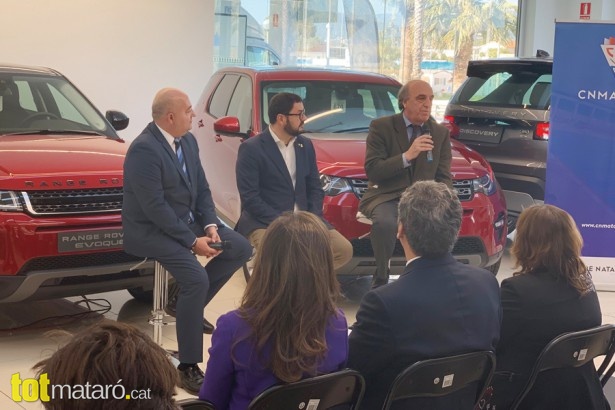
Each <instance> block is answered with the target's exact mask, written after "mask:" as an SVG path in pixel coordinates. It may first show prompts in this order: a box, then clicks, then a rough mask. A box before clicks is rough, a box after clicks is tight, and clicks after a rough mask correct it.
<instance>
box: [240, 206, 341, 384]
mask: <svg viewBox="0 0 615 410" xmlns="http://www.w3.org/2000/svg"><path fill="white" fill-rule="evenodd" d="M338 294H339V284H338V282H337V279H336V277H335V271H334V269H333V254H332V251H331V243H330V239H329V232H328V230H327V227H326V226H325V224H324V223H323V222H322V221H321V220H320V218H319V217H318V216H316V215H314V214H312V213H309V212H303V211H302V212H296V213H287V214H283V215H282V216H280V217H278V218H277V219H276V220H275V221H273V222H272V223H271V225H269V227H268V228H267V231H266V232H265V235H264V236H263V239H262V241H261V243H260V246H259V248H258V249H257V253H256V257H255V260H254V270H253V272H252V276H251V277H250V281H249V282H248V286H247V288H246V291H245V293H244V295H243V300H242V304H241V307H240V312H241V314H242V316H243V317H244V318H245V319H246V321H247V322H248V323H249V324H250V327H251V330H252V335H251V337H252V340H253V341H254V342H255V344H256V348H257V351H259V353H262V352H263V348H264V347H265V345H266V344H269V343H270V346H271V353H270V360H269V363H267V365H268V366H269V368H270V369H271V370H272V372H273V373H274V374H275V375H276V377H278V378H279V379H280V380H282V381H285V382H292V381H296V380H299V379H301V378H302V375H303V374H304V373H307V374H314V372H315V371H316V367H317V366H318V364H319V362H320V359H322V358H323V357H324V355H325V353H326V351H327V344H326V339H325V329H326V327H327V323H328V322H329V320H330V319H331V318H332V316H333V315H335V314H337V307H336V302H335V301H336V298H337V297H338Z"/></svg>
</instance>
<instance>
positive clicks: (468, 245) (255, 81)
mask: <svg viewBox="0 0 615 410" xmlns="http://www.w3.org/2000/svg"><path fill="white" fill-rule="evenodd" d="M400 87H401V84H400V83H399V82H397V81H396V80H394V79H392V78H389V77H386V76H383V75H378V74H371V73H361V72H352V71H346V70H339V71H335V70H325V69H315V68H312V69H307V68H281V67H269V68H249V67H227V68H223V69H221V70H219V71H218V72H216V73H215V74H214V75H213V76H212V77H211V79H210V81H209V83H208V84H207V86H206V87H205V90H204V91H203V94H202V96H201V98H200V100H199V102H198V103H197V105H196V106H195V110H194V111H195V114H196V117H195V119H194V126H193V133H194V134H195V136H196V138H197V140H198V142H199V146H200V153H201V160H202V162H203V166H204V167H205V172H206V174H207V179H208V181H209V185H210V187H211V190H212V194H213V198H214V202H215V204H216V208H217V211H218V214H219V216H220V217H221V218H222V219H223V220H224V221H225V222H227V223H228V224H229V225H230V226H234V224H235V223H236V221H237V220H238V219H239V214H240V209H241V204H240V199H239V193H238V191H237V186H236V179H235V164H236V160H237V151H238V149H239V145H240V144H241V143H242V141H243V140H245V139H246V138H250V137H252V136H254V135H256V134H258V133H259V132H261V131H262V130H263V129H264V128H265V127H267V126H268V124H267V108H268V101H269V100H270V98H271V97H272V96H273V95H275V94H277V93H279V92H292V93H295V94H298V95H300V96H301V97H302V98H303V100H304V106H305V109H306V112H307V113H308V116H309V118H308V119H307V120H306V121H305V131H304V133H303V134H304V135H305V136H307V137H309V138H310V139H311V140H312V142H313V143H314V148H315V150H316V159H317V164H318V169H319V171H320V174H321V181H322V184H323V188H324V191H325V200H324V204H323V214H324V216H325V218H326V219H327V220H328V221H329V222H330V223H331V224H332V225H333V226H334V227H335V229H337V230H338V231H339V232H340V233H342V235H344V236H345V237H346V238H347V239H349V240H350V241H351V243H352V245H353V247H354V258H353V262H352V263H350V264H348V265H347V266H346V267H345V268H343V269H342V270H340V271H339V272H338V275H344V274H357V275H360V274H370V275H371V274H373V272H374V270H375V262H374V259H373V252H372V248H371V243H370V241H369V232H370V225H369V224H366V223H363V222H361V221H358V220H357V208H358V204H359V200H360V198H361V196H362V195H363V193H364V192H365V190H366V189H367V176H366V174H365V169H364V161H365V139H366V137H367V131H368V128H369V124H370V122H371V121H372V120H373V119H375V118H378V117H381V116H384V115H391V114H394V113H396V112H398V108H397V107H398V105H397V92H398V90H399V88H400ZM452 149H453V160H452V165H451V171H452V176H453V185H454V187H455V189H456V190H457V194H458V196H459V198H460V200H461V203H462V204H463V210H464V212H463V222H462V227H461V232H460V235H459V239H458V240H457V243H456V245H455V248H454V250H453V254H454V256H455V257H456V258H457V259H458V260H461V261H462V262H464V263H470V264H473V265H477V266H482V267H485V268H488V269H491V271H492V272H493V273H497V270H498V267H499V264H500V259H501V257H502V253H503V249H504V245H505V242H506V205H505V200H504V196H503V195H502V192H501V190H500V189H499V187H498V185H497V182H496V180H495V178H494V176H493V173H492V171H491V168H490V166H489V164H488V163H487V161H485V159H484V158H482V157H481V156H480V155H479V154H478V153H476V152H474V151H472V150H469V149H467V148H466V147H465V146H464V145H463V144H461V143H459V142H458V141H453V142H452ZM404 265H405V259H404V256H403V250H402V248H401V246H400V245H399V243H398V246H397V248H396V251H395V256H394V258H393V260H392V261H391V268H392V270H393V273H395V272H399V271H401V269H402V268H403V266H404Z"/></svg>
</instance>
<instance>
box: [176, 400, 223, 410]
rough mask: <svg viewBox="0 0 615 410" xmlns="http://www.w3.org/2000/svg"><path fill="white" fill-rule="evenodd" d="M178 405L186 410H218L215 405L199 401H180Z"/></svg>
mask: <svg viewBox="0 0 615 410" xmlns="http://www.w3.org/2000/svg"><path fill="white" fill-rule="evenodd" d="M177 404H178V405H179V407H180V408H182V409H185V410H216V408H215V407H214V405H213V404H211V403H210V402H208V401H203V400H199V399H184V400H178V401H177Z"/></svg>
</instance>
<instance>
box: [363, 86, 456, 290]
mask: <svg viewBox="0 0 615 410" xmlns="http://www.w3.org/2000/svg"><path fill="white" fill-rule="evenodd" d="M433 98H434V95H433V90H432V89H431V86H430V85H429V84H428V83H426V82H425V81H422V80H411V81H409V82H408V83H406V84H405V85H404V86H403V87H402V88H401V89H400V90H399V94H398V96H397V99H398V104H399V109H400V110H402V112H401V113H399V114H395V115H391V116H387V117H383V118H379V119H376V120H374V121H372V123H371V124H370V127H369V133H368V135H367V144H366V145H367V147H366V152H365V172H366V174H367V178H368V179H369V183H368V187H367V191H366V192H365V195H363V198H362V199H361V203H360V204H359V210H360V211H361V212H362V213H363V214H364V215H365V216H367V217H368V218H370V219H371V220H372V229H371V234H370V239H371V242H372V248H373V250H374V257H375V259H376V273H375V274H374V280H373V282H372V287H374V288H376V287H378V286H381V285H384V284H386V283H388V281H389V259H391V256H393V251H394V249H395V242H396V239H395V232H396V231H397V204H398V202H399V198H400V196H401V194H402V192H404V190H405V189H406V188H408V187H409V186H410V185H412V184H413V183H414V182H416V181H422V180H435V181H437V182H443V183H445V184H446V185H448V186H449V187H452V180H451V172H450V170H451V143H450V139H449V131H448V129H447V128H446V127H444V126H442V125H439V124H438V123H437V122H436V121H434V120H433V119H432V118H431V117H430V115H431V105H432V101H433Z"/></svg>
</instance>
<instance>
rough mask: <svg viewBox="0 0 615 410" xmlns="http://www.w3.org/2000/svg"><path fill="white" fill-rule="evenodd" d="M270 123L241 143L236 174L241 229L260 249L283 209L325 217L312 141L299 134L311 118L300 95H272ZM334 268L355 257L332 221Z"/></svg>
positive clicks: (322, 192)
mask: <svg viewBox="0 0 615 410" xmlns="http://www.w3.org/2000/svg"><path fill="white" fill-rule="evenodd" d="M268 116H269V124H270V125H269V127H268V128H267V130H265V131H263V132H262V133H260V134H259V135H257V136H255V137H252V138H249V139H248V140H246V141H245V142H243V143H242V144H241V145H240V146H239V153H238V156H237V165H236V175H237V188H238V189H239V195H240V197H241V208H242V210H241V216H240V218H239V221H238V222H237V230H238V231H239V232H240V233H241V234H243V235H245V236H246V237H247V238H248V239H249V240H250V242H251V243H252V245H254V247H256V248H258V244H259V243H260V241H261V238H262V237H263V235H264V233H265V229H266V228H267V226H269V224H270V223H271V222H273V220H274V219H275V218H277V217H278V216H280V215H281V214H282V213H284V212H289V211H290V212H292V211H296V210H301V211H308V212H311V213H313V214H316V215H318V216H320V217H321V218H322V202H323V198H324V195H325V194H324V191H323V189H322V184H321V182H320V176H319V174H318V168H317V166H316V154H315V152H314V146H313V145H312V142H311V141H310V140H309V139H308V138H305V137H304V136H302V135H300V134H301V131H303V123H304V121H305V119H306V118H307V117H306V115H305V109H304V107H303V100H302V99H301V97H299V96H298V95H296V94H291V93H279V94H276V95H275V96H273V98H272V99H271V101H270V102H269V109H268ZM323 221H324V222H325V224H327V226H328V227H329V236H330V238H331V247H332V251H333V266H334V268H335V269H336V270H337V269H339V268H340V267H342V266H344V265H345V264H346V263H347V262H348V261H349V260H350V259H351V258H352V245H351V244H350V242H348V240H347V239H346V238H344V237H343V236H342V235H341V234H340V233H339V232H338V231H336V230H335V229H333V228H332V227H331V225H329V223H328V222H327V221H325V220H324V219H323Z"/></svg>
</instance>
